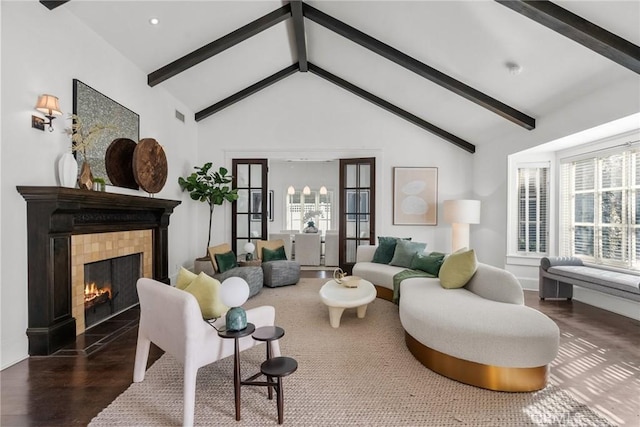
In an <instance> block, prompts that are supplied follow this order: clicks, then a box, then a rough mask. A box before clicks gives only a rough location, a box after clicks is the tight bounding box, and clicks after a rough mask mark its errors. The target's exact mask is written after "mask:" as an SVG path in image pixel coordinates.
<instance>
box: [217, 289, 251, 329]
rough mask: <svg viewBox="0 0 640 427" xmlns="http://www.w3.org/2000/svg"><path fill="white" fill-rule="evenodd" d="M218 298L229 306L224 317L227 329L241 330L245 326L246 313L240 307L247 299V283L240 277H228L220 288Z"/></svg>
mask: <svg viewBox="0 0 640 427" xmlns="http://www.w3.org/2000/svg"><path fill="white" fill-rule="evenodd" d="M220 299H221V300H222V303H223V304H224V305H226V306H227V307H230V308H229V311H227V315H226V317H225V319H226V323H227V331H241V330H243V329H244V328H246V327H247V313H246V312H245V311H244V308H242V307H240V306H241V305H242V304H244V303H245V302H247V299H249V285H248V284H247V282H246V281H245V280H244V279H243V278H241V277H229V278H228V279H226V280H225V281H224V282H222V286H221V288H220Z"/></svg>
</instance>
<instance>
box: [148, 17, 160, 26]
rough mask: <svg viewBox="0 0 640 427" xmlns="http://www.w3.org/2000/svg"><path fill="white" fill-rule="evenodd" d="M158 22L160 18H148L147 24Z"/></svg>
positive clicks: (156, 23)
mask: <svg viewBox="0 0 640 427" xmlns="http://www.w3.org/2000/svg"><path fill="white" fill-rule="evenodd" d="M159 23H160V20H159V19H158V18H151V19H149V24H151V25H158V24H159Z"/></svg>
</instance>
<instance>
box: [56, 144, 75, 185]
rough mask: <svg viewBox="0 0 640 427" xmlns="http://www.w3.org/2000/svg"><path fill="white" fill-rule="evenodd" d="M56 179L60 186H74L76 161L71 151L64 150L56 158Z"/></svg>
mask: <svg viewBox="0 0 640 427" xmlns="http://www.w3.org/2000/svg"><path fill="white" fill-rule="evenodd" d="M58 179H59V181H60V185H61V186H62V187H68V188H76V183H77V182H78V162H77V161H76V158H75V156H74V155H73V153H72V152H70V151H69V152H66V153H64V154H63V155H62V156H61V157H60V160H58Z"/></svg>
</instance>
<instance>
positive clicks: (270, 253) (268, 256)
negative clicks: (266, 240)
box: [262, 246, 287, 262]
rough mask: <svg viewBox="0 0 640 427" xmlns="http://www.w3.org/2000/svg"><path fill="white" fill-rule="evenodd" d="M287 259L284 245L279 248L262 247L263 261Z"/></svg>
mask: <svg viewBox="0 0 640 427" xmlns="http://www.w3.org/2000/svg"><path fill="white" fill-rule="evenodd" d="M286 259H287V253H286V252H285V251H284V246H280V247H279V248H277V249H269V248H262V262H269V261H282V260H286Z"/></svg>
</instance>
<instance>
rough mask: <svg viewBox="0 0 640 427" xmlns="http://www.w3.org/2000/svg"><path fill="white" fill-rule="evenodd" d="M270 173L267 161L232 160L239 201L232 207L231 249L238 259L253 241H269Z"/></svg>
mask: <svg viewBox="0 0 640 427" xmlns="http://www.w3.org/2000/svg"><path fill="white" fill-rule="evenodd" d="M267 170H268V166H267V159H233V160H232V172H231V173H232V174H233V183H232V185H233V188H236V189H238V200H236V202H235V203H232V205H231V214H232V215H231V216H232V223H231V249H232V250H233V252H234V253H235V254H236V255H239V254H240V253H242V252H243V251H244V245H245V243H247V242H249V241H251V242H254V243H255V241H256V240H267ZM239 251H240V252H239Z"/></svg>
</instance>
